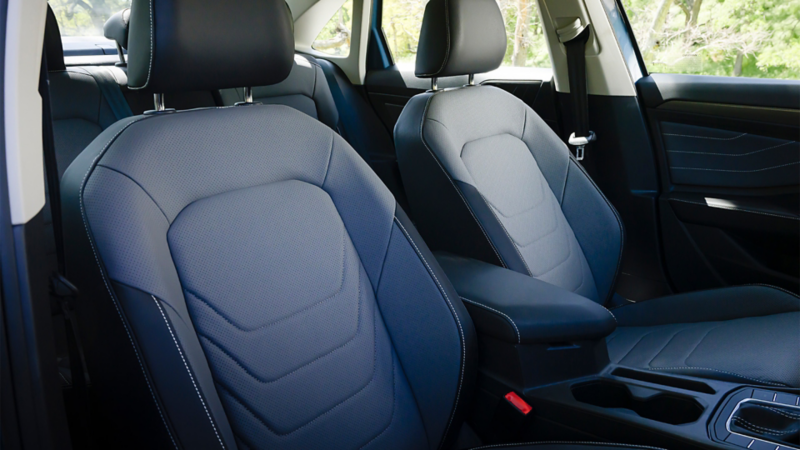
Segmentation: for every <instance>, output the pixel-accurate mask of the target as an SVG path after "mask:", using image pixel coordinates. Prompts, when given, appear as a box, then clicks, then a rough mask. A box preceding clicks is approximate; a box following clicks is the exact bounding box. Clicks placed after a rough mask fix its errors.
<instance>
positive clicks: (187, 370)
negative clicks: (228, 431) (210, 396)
mask: <svg viewBox="0 0 800 450" xmlns="http://www.w3.org/2000/svg"><path fill="white" fill-rule="evenodd" d="M150 297H152V298H153V301H154V302H156V306H157V307H158V311H159V312H160V313H161V317H163V318H164V324H165V325H167V330H169V335H170V336H172V342H174V343H175V348H177V349H178V354H179V355H181V361H183V367H185V368H186V372H187V373H188V374H189V379H190V380H191V381H192V386H194V391H195V392H196V393H197V398H199V399H200V404H201V405H203V410H205V412H206V417H208V421H209V422H211V428H212V429H213V430H214V434H215V435H216V436H217V440H218V441H219V445H220V446H221V447H222V448H225V444H223V443H222V438H220V437H219V433H218V432H217V426H216V424H214V419H212V418H211V413H210V412H209V411H208V407H206V402H205V400H203V396H202V395H200V389H198V388H197V383H195V381H194V375H192V371H191V370H189V364H188V363H187V362H186V358H184V357H183V350H181V346H180V345H178V340H177V339H176V338H175V334H174V333H173V332H172V327H170V326H169V321H168V320H167V316H166V315H165V314H164V310H163V309H162V308H161V304H160V303H159V302H158V299H157V298H156V296H155V295H152V294H151V295H150Z"/></svg>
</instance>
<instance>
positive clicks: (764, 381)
mask: <svg viewBox="0 0 800 450" xmlns="http://www.w3.org/2000/svg"><path fill="white" fill-rule="evenodd" d="M683 369H691V370H710V371H713V372H719V373H724V374H728V375H733V376H735V377H739V378H744V379H745V380H750V381H755V382H757V383H762V384H768V385H770V386H781V387H785V386H786V384H784V383H775V382H773V381H766V380H759V379H757V378H751V377H746V376H744V375H740V374H738V373H735V372H726V371H724V370H719V369H711V368H709V367H691V366H682V367H681V366H676V367H648V368H647V370H665V371H666V370H683Z"/></svg>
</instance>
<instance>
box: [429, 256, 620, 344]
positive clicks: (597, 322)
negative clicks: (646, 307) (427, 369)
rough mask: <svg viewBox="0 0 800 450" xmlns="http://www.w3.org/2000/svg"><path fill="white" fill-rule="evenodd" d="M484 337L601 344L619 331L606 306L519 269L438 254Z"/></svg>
mask: <svg viewBox="0 0 800 450" xmlns="http://www.w3.org/2000/svg"><path fill="white" fill-rule="evenodd" d="M436 259H437V260H438V261H439V265H441V267H442V269H444V272H445V273H446V274H447V277H448V278H449V279H450V281H451V282H452V284H453V286H454V287H455V289H456V292H458V295H459V296H460V297H461V299H462V300H463V301H464V304H465V305H466V306H467V309H468V310H469V312H470V315H471V316H472V319H473V322H474V323H475V328H476V329H477V330H478V332H479V333H481V334H486V335H489V336H492V337H495V338H497V339H500V340H503V341H506V342H509V343H513V344H554V343H571V342H578V341H586V340H596V339H601V338H604V337H606V336H608V335H609V334H611V332H613V331H614V329H615V328H616V327H617V322H616V319H615V318H614V315H613V314H611V311H609V310H608V309H606V308H605V307H603V306H602V305H600V304H598V303H596V302H594V301H592V300H590V299H588V298H586V297H583V296H580V295H578V294H575V293H573V292H570V291H567V290H566V289H562V288H560V287H558V286H555V285H552V284H549V283H546V282H544V281H540V280H537V279H536V278H532V277H529V276H527V275H523V274H521V273H518V272H515V271H513V270H509V269H504V268H502V267H498V266H495V265H493V264H488V263H485V262H482V261H478V260H474V259H470V258H463V257H460V256H454V255H451V254H447V253H438V254H436Z"/></svg>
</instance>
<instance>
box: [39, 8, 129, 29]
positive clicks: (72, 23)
mask: <svg viewBox="0 0 800 450" xmlns="http://www.w3.org/2000/svg"><path fill="white" fill-rule="evenodd" d="M49 3H50V6H51V7H52V8H53V12H54V13H55V15H56V19H57V21H58V28H59V30H60V31H61V35H62V36H102V35H103V24H105V23H106V20H108V18H109V17H111V16H112V15H114V14H115V13H118V12H120V11H122V10H123V9H125V8H129V7H130V6H131V0H50V1H49Z"/></svg>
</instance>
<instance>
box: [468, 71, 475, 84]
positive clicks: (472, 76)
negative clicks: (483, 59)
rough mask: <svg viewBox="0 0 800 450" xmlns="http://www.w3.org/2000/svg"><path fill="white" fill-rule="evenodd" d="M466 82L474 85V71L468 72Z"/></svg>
mask: <svg viewBox="0 0 800 450" xmlns="http://www.w3.org/2000/svg"><path fill="white" fill-rule="evenodd" d="M468 83H469V85H470V86H475V74H474V73H471V74H469V81H468Z"/></svg>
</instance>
